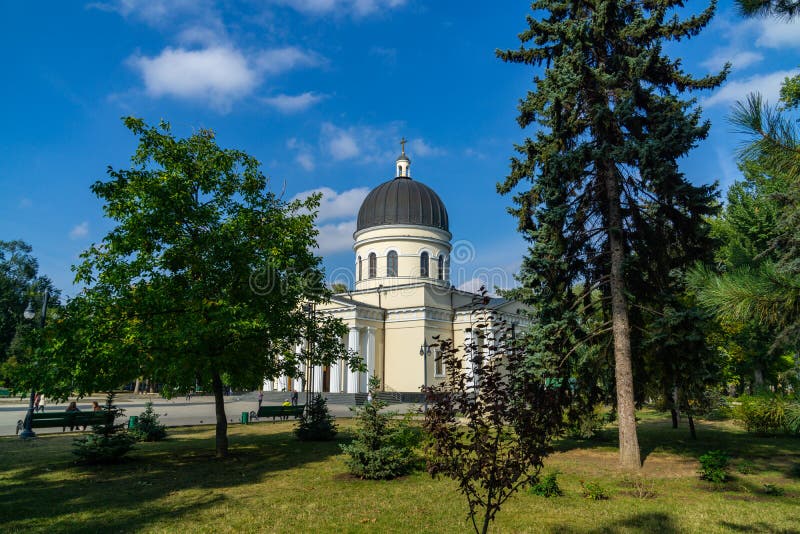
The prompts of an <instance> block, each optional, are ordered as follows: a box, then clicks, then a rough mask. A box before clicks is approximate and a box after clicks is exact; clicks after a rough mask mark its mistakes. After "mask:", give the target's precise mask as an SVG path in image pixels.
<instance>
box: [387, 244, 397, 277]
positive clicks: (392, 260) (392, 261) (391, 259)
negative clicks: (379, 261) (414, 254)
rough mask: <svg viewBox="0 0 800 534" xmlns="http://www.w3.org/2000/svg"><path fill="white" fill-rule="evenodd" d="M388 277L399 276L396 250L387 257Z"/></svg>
mask: <svg viewBox="0 0 800 534" xmlns="http://www.w3.org/2000/svg"><path fill="white" fill-rule="evenodd" d="M386 276H397V252H395V251H394V250H390V251H389V254H387V255H386Z"/></svg>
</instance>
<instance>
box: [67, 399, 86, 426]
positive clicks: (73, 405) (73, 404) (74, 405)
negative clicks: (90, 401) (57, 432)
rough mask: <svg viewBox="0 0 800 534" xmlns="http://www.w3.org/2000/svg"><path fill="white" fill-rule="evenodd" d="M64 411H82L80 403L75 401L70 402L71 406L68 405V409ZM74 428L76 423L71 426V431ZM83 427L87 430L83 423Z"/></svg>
mask: <svg viewBox="0 0 800 534" xmlns="http://www.w3.org/2000/svg"><path fill="white" fill-rule="evenodd" d="M64 411H65V412H80V410H79V409H78V404H77V403H76V402H75V401H72V402H70V403H69V406H67V409H66V410H64ZM74 429H75V425H73V426H70V427H69V430H70V432H71V431H72V430H74ZM83 429H84V430H86V425H83ZM62 430H63V428H62Z"/></svg>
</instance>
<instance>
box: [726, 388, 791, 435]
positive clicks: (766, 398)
mask: <svg viewBox="0 0 800 534" xmlns="http://www.w3.org/2000/svg"><path fill="white" fill-rule="evenodd" d="M738 400H739V405H738V406H737V407H736V409H735V410H734V414H735V417H736V420H737V421H738V422H739V423H740V424H741V425H742V426H744V428H745V430H747V431H748V432H754V433H757V434H774V433H779V432H787V433H789V434H800V403H798V401H796V400H794V399H791V398H788V397H785V396H783V395H758V396H748V395H742V396H741V397H739V399H738Z"/></svg>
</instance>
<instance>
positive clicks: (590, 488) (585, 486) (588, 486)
mask: <svg viewBox="0 0 800 534" xmlns="http://www.w3.org/2000/svg"><path fill="white" fill-rule="evenodd" d="M581 488H582V490H583V491H582V494H583V498H584V499H589V500H590V501H603V500H605V499H608V494H607V493H606V490H605V488H604V487H603V486H601V485H600V484H599V483H597V482H584V481H583V480H581Z"/></svg>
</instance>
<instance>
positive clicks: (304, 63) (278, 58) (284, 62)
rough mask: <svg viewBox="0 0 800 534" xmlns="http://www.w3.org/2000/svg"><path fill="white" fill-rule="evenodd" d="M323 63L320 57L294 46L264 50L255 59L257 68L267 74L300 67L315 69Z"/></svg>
mask: <svg viewBox="0 0 800 534" xmlns="http://www.w3.org/2000/svg"><path fill="white" fill-rule="evenodd" d="M322 62H323V60H322V58H321V57H319V56H318V55H316V54H314V53H312V52H306V51H304V50H300V49H299V48H296V47H294V46H287V47H284V48H275V49H272V50H264V51H263V52H260V53H259V54H258V55H257V57H256V59H255V64H256V66H257V68H258V69H259V70H260V71H262V72H265V73H267V74H278V73H281V72H286V71H288V70H292V69H295V68H299V67H315V66H317V65H319V64H321V63H322Z"/></svg>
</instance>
